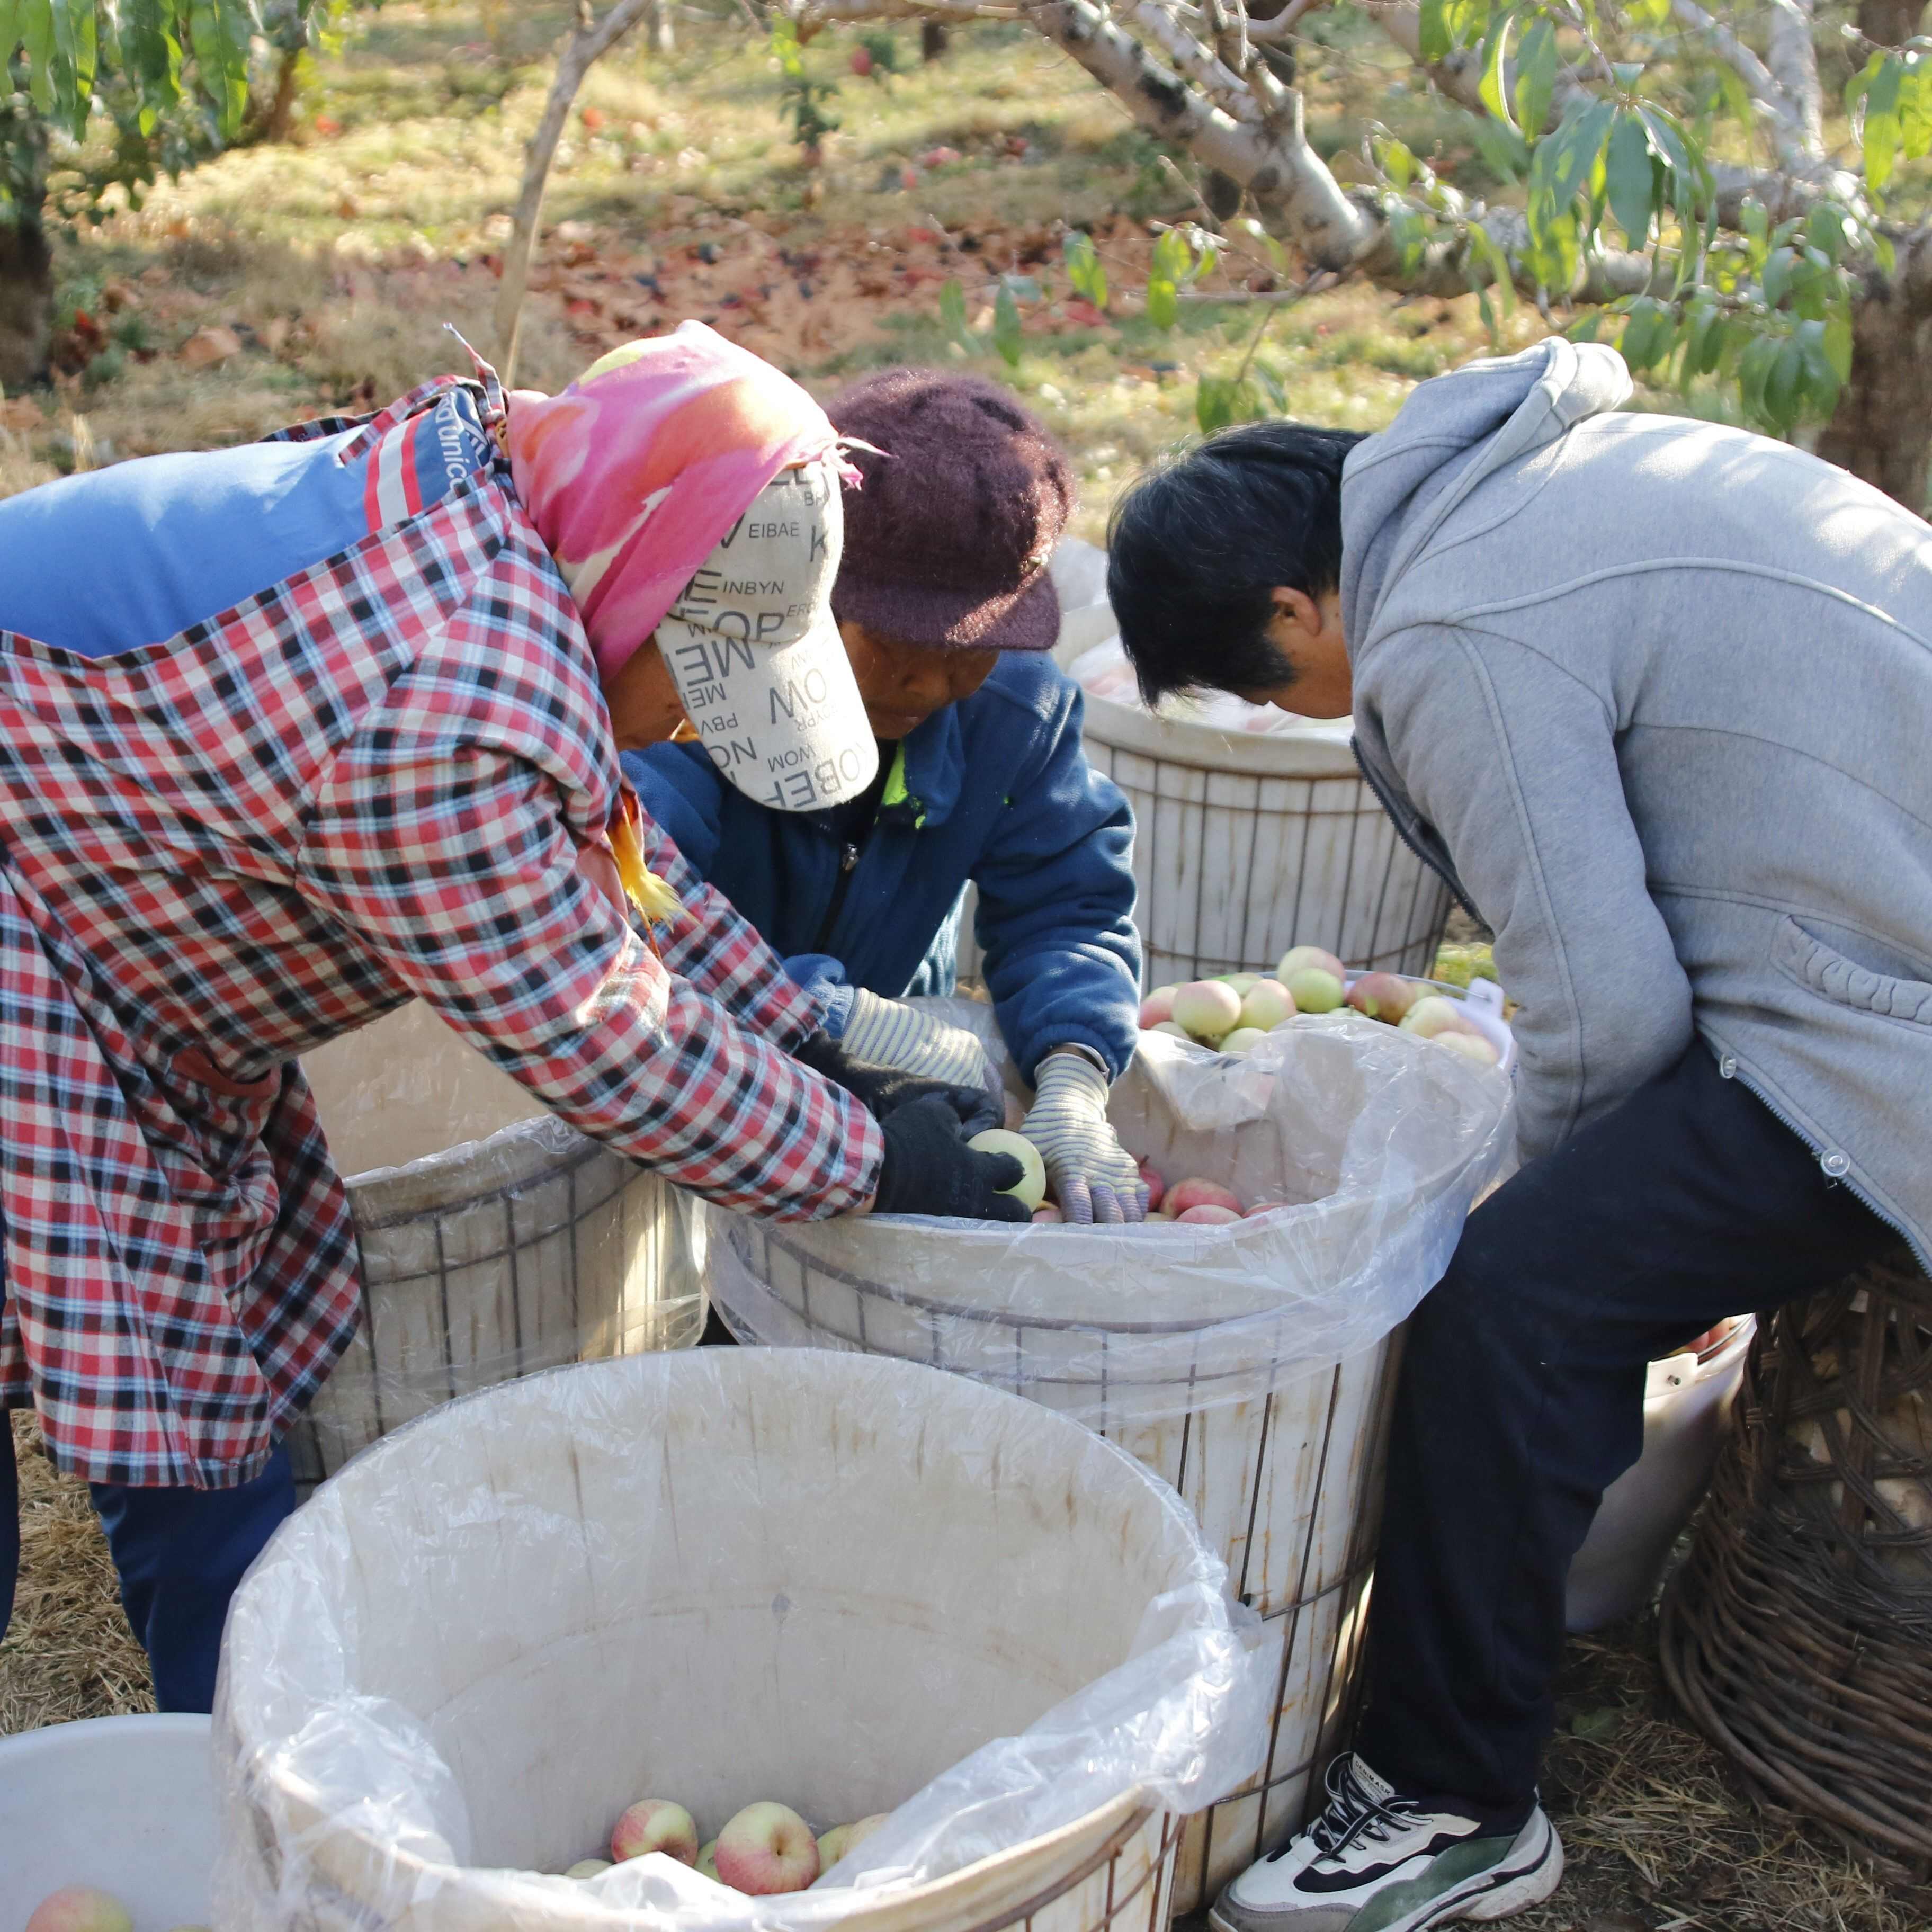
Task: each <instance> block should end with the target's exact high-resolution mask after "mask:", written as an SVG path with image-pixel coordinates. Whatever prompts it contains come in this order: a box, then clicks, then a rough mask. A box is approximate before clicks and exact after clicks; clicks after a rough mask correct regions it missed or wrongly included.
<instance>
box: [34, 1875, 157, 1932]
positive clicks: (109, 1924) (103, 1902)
mask: <svg viewBox="0 0 1932 1932" xmlns="http://www.w3.org/2000/svg"><path fill="white" fill-rule="evenodd" d="M26 1932H134V1921H133V1919H132V1918H130V1916H129V1915H128V1912H127V1907H126V1906H124V1905H123V1904H122V1903H121V1901H120V1900H118V1898H116V1897H115V1896H114V1894H113V1893H112V1892H111V1891H96V1890H95V1888H94V1887H93V1886H92V1885H62V1887H61V1888H60V1889H59V1891H50V1892H49V1893H48V1894H47V1895H46V1897H44V1898H43V1899H42V1900H40V1903H39V1904H37V1906H34V1909H33V1912H32V1915H31V1917H29V1918H28V1921H27V1924H26Z"/></svg>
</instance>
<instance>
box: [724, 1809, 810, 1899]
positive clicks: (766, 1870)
mask: <svg viewBox="0 0 1932 1932" xmlns="http://www.w3.org/2000/svg"><path fill="white" fill-rule="evenodd" d="M715 1856H716V1858H717V1861H718V1879H719V1880H720V1882H721V1883H723V1884H725V1885H730V1886H732V1887H733V1888H735V1889H736V1890H737V1891H742V1892H745V1893H746V1894H749V1895H750V1896H751V1897H754V1898H763V1897H767V1896H769V1894H772V1893H774V1892H781V1891H803V1890H804V1889H805V1887H806V1886H807V1885H809V1884H810V1883H811V1882H812V1880H813V1879H815V1878H816V1877H817V1876H818V1841H817V1839H816V1838H814V1837H813V1836H812V1835H811V1826H809V1825H808V1824H807V1823H805V1820H803V1819H802V1818H801V1817H799V1815H798V1814H797V1813H796V1811H793V1809H792V1808H791V1807H790V1805H773V1804H771V1803H769V1802H767V1803H763V1804H758V1805H746V1806H745V1808H744V1810H743V1811H740V1812H739V1814H737V1816H736V1817H734V1818H733V1819H732V1820H730V1823H728V1824H727V1825H726V1826H725V1827H724V1830H723V1831H721V1832H719V1833H718V1845H717V1850H716V1853H715Z"/></svg>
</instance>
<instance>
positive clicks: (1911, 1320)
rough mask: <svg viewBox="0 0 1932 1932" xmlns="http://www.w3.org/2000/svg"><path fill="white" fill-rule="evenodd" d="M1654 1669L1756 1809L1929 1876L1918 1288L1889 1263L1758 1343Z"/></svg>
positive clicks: (1926, 1473) (1929, 1585) (1928, 1329)
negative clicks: (1819, 1827)
mask: <svg viewBox="0 0 1932 1932" xmlns="http://www.w3.org/2000/svg"><path fill="white" fill-rule="evenodd" d="M1738 1411H1739V1416H1740V1418H1741V1420H1740V1422H1739V1426H1738V1427H1737V1428H1736V1430H1735V1431H1734V1433H1733V1435H1732V1437H1731V1439H1730V1442H1728V1443H1727V1445H1726V1446H1725V1449H1724V1455H1723V1457H1722V1459H1721V1461H1720V1462H1719V1464H1718V1474H1717V1477H1716V1479H1715V1482H1714V1483H1713V1484H1712V1496H1711V1505H1710V1507H1709V1509H1708V1510H1707V1511H1706V1514H1705V1516H1704V1519H1703V1523H1702V1525H1701V1526H1700V1529H1699V1531H1698V1533H1697V1539H1696V1541H1695V1544H1694V1547H1693V1549H1692V1551H1691V1556H1690V1558H1689V1560H1688V1562H1686V1563H1685V1565H1684V1567H1683V1568H1682V1570H1680V1571H1679V1573H1678V1574H1677V1576H1676V1578H1675V1579H1674V1580H1673V1583H1672V1585H1671V1586H1670V1590H1669V1592H1667V1595H1666V1597H1665V1599H1664V1618H1663V1629H1662V1646H1663V1655H1664V1671H1665V1673H1666V1675H1667V1676H1668V1678H1669V1679H1670V1685H1671V1688H1672V1689H1673V1691H1676V1694H1677V1696H1678V1697H1679V1699H1680V1700H1682V1703H1684V1705H1685V1707H1686V1708H1687V1709H1688V1710H1689V1712H1691V1716H1692V1717H1693V1718H1694V1720H1695V1721H1696V1722H1697V1724H1698V1725H1699V1727H1700V1728H1701V1729H1702V1730H1704V1731H1705V1732H1706V1733H1707V1734H1708V1735H1709V1736H1710V1737H1712V1739H1715V1741H1716V1742H1718V1744H1719V1745H1722V1746H1723V1748H1724V1749H1725V1751H1727V1752H1728V1753H1729V1754H1730V1756H1731V1757H1732V1758H1733V1760H1735V1761H1736V1763H1737V1765H1738V1766H1739V1769H1741V1770H1742V1772H1744V1773H1745V1776H1746V1778H1748V1780H1749V1781H1751V1784H1753V1785H1754V1786H1755V1787H1757V1790H1759V1792H1760V1793H1761V1794H1762V1795H1763V1796H1764V1797H1765V1798H1766V1799H1768V1800H1769V1801H1770V1802H1772V1803H1775V1804H1781V1805H1789V1806H1791V1807H1793V1808H1796V1809H1797V1810H1799V1811H1803V1812H1805V1813H1807V1814H1809V1815H1810V1816H1811V1817H1814V1818H1816V1819H1817V1820H1819V1821H1820V1823H1823V1825H1825V1826H1826V1827H1827V1828H1828V1829H1829V1830H1830V1831H1831V1832H1833V1834H1834V1835H1835V1836H1837V1837H1838V1838H1840V1839H1841V1841H1843V1842H1844V1843H1846V1844H1847V1845H1849V1846H1852V1848H1853V1849H1855V1850H1856V1851H1858V1852H1860V1853H1861V1854H1862V1855H1864V1856H1866V1857H1868V1858H1876V1859H1877V1860H1878V1861H1879V1863H1880V1864H1882V1866H1884V1867H1887V1868H1888V1869H1889V1870H1891V1871H1892V1872H1894V1873H1897V1874H1898V1875H1900V1876H1911V1877H1915V1878H1921V1877H1923V1876H1924V1875H1925V1874H1926V1873H1927V1872H1928V1871H1932V1806H1928V1804H1927V1793H1928V1792H1932V1282H1928V1281H1927V1279H1926V1278H1925V1277H1924V1275H1923V1274H1921V1273H1919V1271H1918V1270H1917V1269H1916V1268H1914V1267H1913V1266H1912V1265H1911V1263H1910V1262H1909V1259H1906V1258H1904V1257H1903V1256H1900V1258H1899V1259H1896V1260H1892V1261H1888V1262H1880V1263H1878V1264H1876V1265H1873V1266H1872V1267H1871V1268H1867V1269H1865V1270H1864V1271H1861V1273H1859V1274H1856V1275H1854V1276H1852V1277H1849V1278H1847V1279H1846V1280H1845V1281H1843V1282H1842V1283H1840V1284H1839V1285H1838V1286H1837V1287H1836V1288H1835V1289H1832V1290H1830V1291H1829V1292H1826V1293H1825V1294H1823V1295H1818V1296H1816V1297H1814V1298H1812V1299H1811V1301H1804V1302H1798V1303H1794V1304H1793V1305H1792V1306H1790V1307H1788V1308H1786V1309H1784V1310H1781V1312H1780V1313H1779V1314H1778V1316H1777V1317H1776V1318H1775V1319H1774V1320H1772V1321H1769V1322H1766V1323H1765V1324H1764V1325H1763V1326H1762V1327H1761V1328H1760V1331H1759V1337H1758V1341H1757V1346H1756V1347H1755V1348H1754V1349H1753V1351H1752V1353H1751V1360H1750V1362H1749V1364H1748V1366H1747V1367H1746V1370H1745V1387H1744V1391H1743V1395H1742V1400H1740V1401H1739V1405H1738Z"/></svg>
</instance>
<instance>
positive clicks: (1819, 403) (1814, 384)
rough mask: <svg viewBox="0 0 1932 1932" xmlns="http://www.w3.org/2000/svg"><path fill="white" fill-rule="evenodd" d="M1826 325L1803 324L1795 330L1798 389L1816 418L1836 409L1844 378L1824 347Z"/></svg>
mask: <svg viewBox="0 0 1932 1932" xmlns="http://www.w3.org/2000/svg"><path fill="white" fill-rule="evenodd" d="M1825 337H1826V324H1825V323H1822V322H1803V323H1799V326H1798V335H1797V342H1798V349H1799V356H1800V359H1801V360H1802V365H1803V373H1802V378H1801V380H1800V384H1799V386H1800V388H1801V389H1802V392H1803V394H1804V396H1805V401H1808V403H1810V404H1811V407H1812V408H1813V409H1814V410H1816V411H1817V413H1818V414H1819V415H1820V416H1829V415H1830V414H1831V413H1832V410H1835V408H1836V407H1838V391H1839V389H1840V387H1841V386H1842V385H1843V382H1844V380H1845V377H1843V375H1842V374H1840V372H1839V369H1838V363H1837V362H1836V361H1835V359H1834V358H1833V356H1832V353H1831V351H1830V350H1829V348H1828V347H1826V341H1825Z"/></svg>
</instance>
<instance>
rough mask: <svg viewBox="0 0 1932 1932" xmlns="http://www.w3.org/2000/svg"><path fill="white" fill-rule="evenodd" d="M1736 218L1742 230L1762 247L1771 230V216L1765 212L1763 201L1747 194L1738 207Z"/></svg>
mask: <svg viewBox="0 0 1932 1932" xmlns="http://www.w3.org/2000/svg"><path fill="white" fill-rule="evenodd" d="M1738 220H1739V222H1740V223H1741V224H1742V226H1743V228H1744V231H1745V233H1746V234H1747V235H1748V236H1750V237H1751V239H1752V240H1753V241H1754V242H1757V244H1758V245H1759V246H1760V248H1762V247H1763V246H1764V245H1765V244H1766V237H1767V236H1769V234H1770V233H1771V217H1770V216H1769V214H1766V212H1765V208H1764V204H1763V202H1761V201H1754V200H1753V199H1751V197H1750V196H1746V197H1745V200H1744V202H1743V203H1742V205H1740V207H1739V210H1738Z"/></svg>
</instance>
